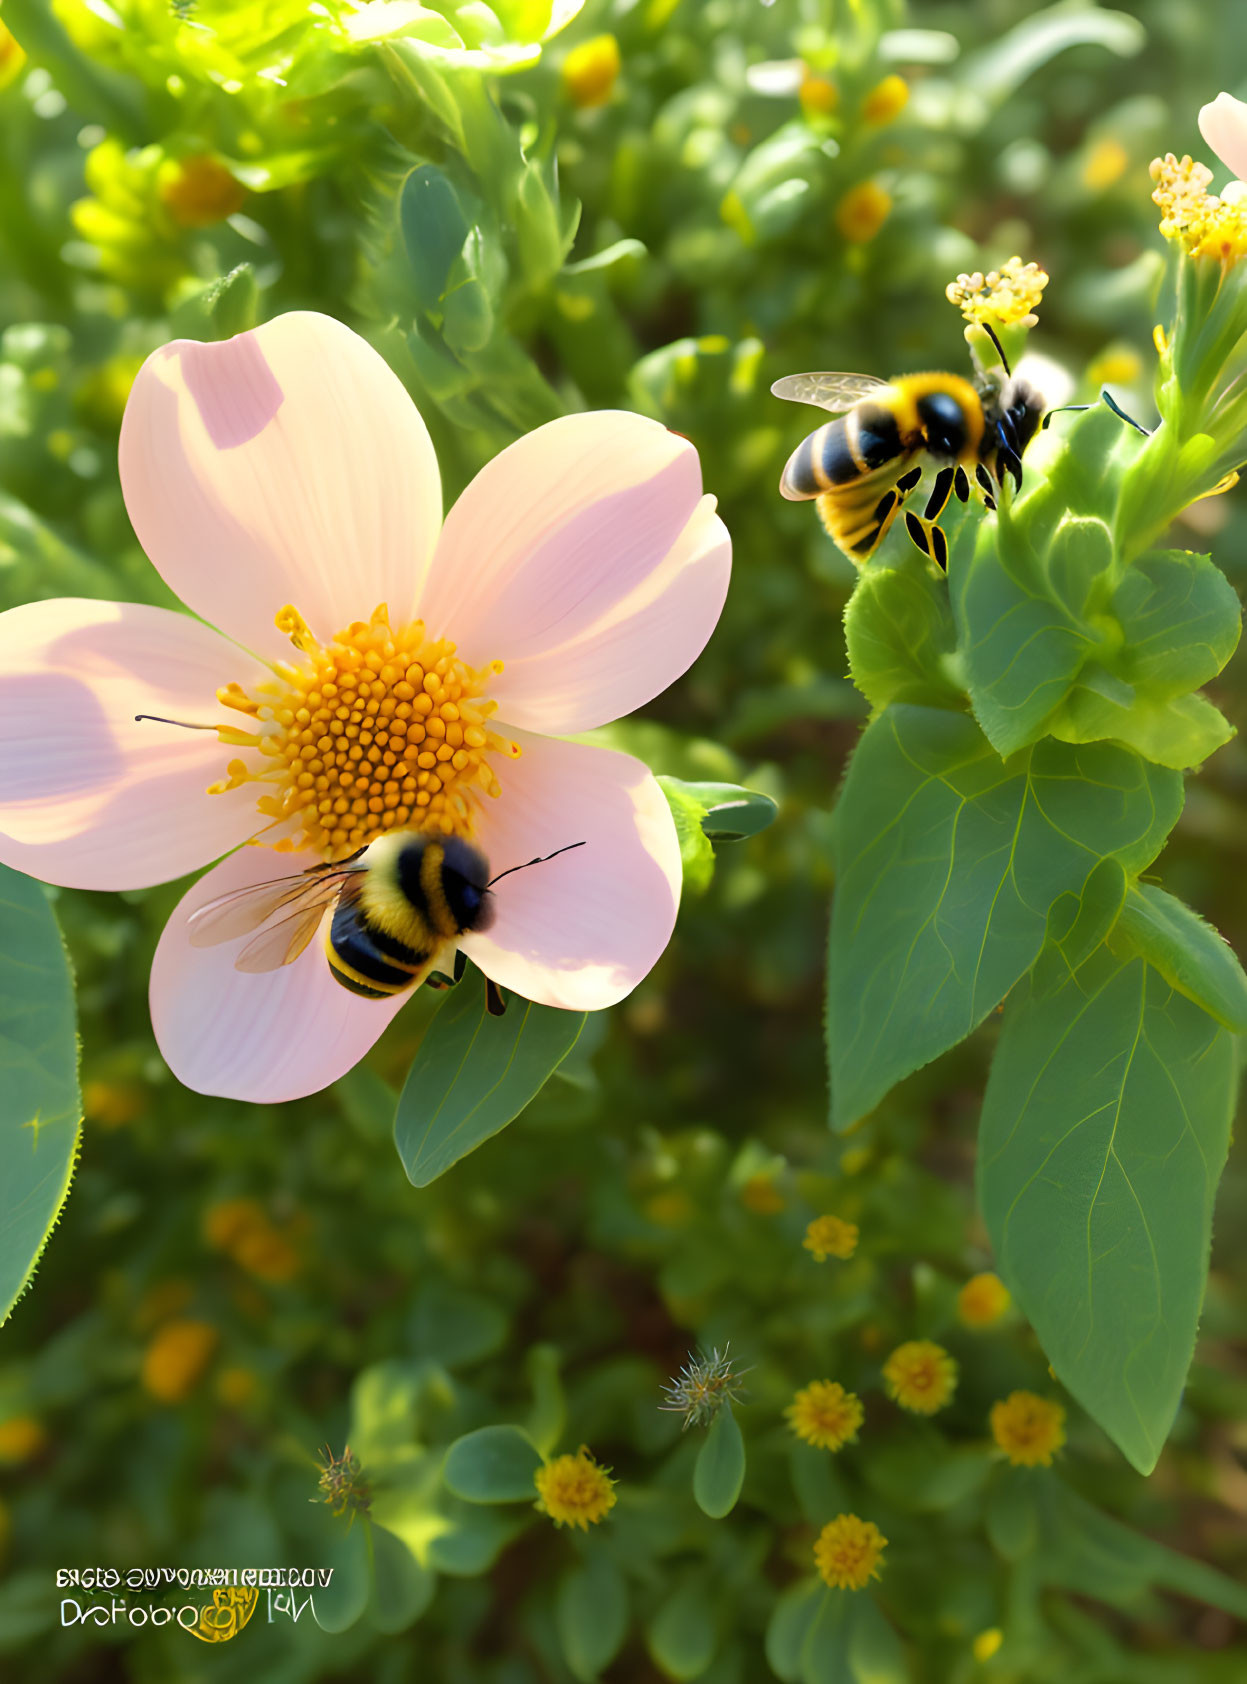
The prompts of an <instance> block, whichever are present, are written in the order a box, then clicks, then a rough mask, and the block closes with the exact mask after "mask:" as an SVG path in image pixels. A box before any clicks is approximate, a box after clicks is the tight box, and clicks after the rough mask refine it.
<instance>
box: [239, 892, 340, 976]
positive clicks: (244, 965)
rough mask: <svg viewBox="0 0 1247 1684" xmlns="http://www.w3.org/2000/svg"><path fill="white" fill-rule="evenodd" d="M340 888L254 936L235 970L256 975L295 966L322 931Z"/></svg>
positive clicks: (280, 919)
mask: <svg viewBox="0 0 1247 1684" xmlns="http://www.w3.org/2000/svg"><path fill="white" fill-rule="evenodd" d="M338 887H339V885H336V884H335V885H334V887H333V889H332V890H331V891H330V892H329V893H327V894H322V895H318V896H317V897H316V898H315V899H314V900H309V901H307V902H305V904H304V905H302V906H301V907H300V908H299V910H298V911H297V912H291V913H288V914H287V916H286V917H285V918H279V919H278V921H277V923H275V924H270V925H269V927H268V929H267V930H261V931H260V933H259V935H258V936H253V937H252V939H251V940H250V941H249V942H248V943H247V945H246V947H244V948H243V950H242V952H241V953H240V954H239V955H238V957H237V959H235V960H234V969H235V970H236V971H247V972H249V973H251V974H257V973H262V972H264V971H279V970H280V969H281V968H282V966H283V965H293V964H294V962H295V960H296V959H297V958H298V957H299V955H300V953H302V952H303V950H304V948H305V947H306V946H307V944H308V943H309V942H310V941H311V940H312V938H313V936H314V935H315V934H316V932H317V930H319V928H320V921H321V919H322V918H323V917H324V916H325V911H326V909H327V908H328V907H330V906H331V905H332V904H333V902H334V901H335V900H336V899H337V894H338Z"/></svg>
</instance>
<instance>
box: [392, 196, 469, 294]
mask: <svg viewBox="0 0 1247 1684" xmlns="http://www.w3.org/2000/svg"><path fill="white" fill-rule="evenodd" d="M398 218H399V227H400V228H401V229H402V235H403V245H404V247H405V249H406V252H407V264H408V267H409V269H410V270H411V277H412V283H413V290H414V292H415V296H416V302H417V303H418V304H419V306H420V308H421V309H422V310H434V309H436V308H437V306H438V304H439V303H440V302H441V298H442V294H443V292H444V291H445V289H446V282H447V280H448V279H449V276H450V271H451V267H452V265H453V264H454V261H455V259H456V258H457V257H458V255H459V253H460V252H461V251H462V250H463V242H464V241H465V240H466V239H467V237H468V219H467V217H466V216H465V215H464V214H463V210H462V207H461V206H460V204H459V200H458V197H457V196H456V193H455V190H454V188H453V187H452V186H451V184H450V182H449V181H448V179H447V178H446V176H444V175H443V174H442V172H441V170H439V169H438V168H437V167H436V166H435V165H434V164H419V165H417V167H416V168H415V169H414V170H412V171H411V173H410V174H409V175H408V177H407V179H406V180H405V181H404V182H403V185H402V187H401V189H400V190H399V196H398Z"/></svg>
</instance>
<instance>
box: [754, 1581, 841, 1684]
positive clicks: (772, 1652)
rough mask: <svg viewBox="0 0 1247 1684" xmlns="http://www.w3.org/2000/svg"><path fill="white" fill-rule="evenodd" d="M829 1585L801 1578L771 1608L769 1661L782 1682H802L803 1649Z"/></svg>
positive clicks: (791, 1683) (767, 1639) (767, 1646)
mask: <svg viewBox="0 0 1247 1684" xmlns="http://www.w3.org/2000/svg"><path fill="white" fill-rule="evenodd" d="M826 1588H827V1587H826V1586H825V1585H824V1584H822V1582H821V1581H820V1580H818V1579H814V1578H810V1579H801V1580H799V1581H798V1582H797V1583H796V1584H795V1585H789V1587H788V1589H787V1590H786V1591H784V1593H783V1595H782V1596H780V1598H779V1599H778V1601H777V1602H776V1604H775V1606H774V1608H773V1609H772V1610H771V1617H770V1620H769V1621H768V1622H767V1627H766V1662H767V1665H768V1666H769V1667H770V1669H771V1671H772V1672H773V1673H774V1674H775V1676H776V1677H777V1678H779V1679H781V1680H782V1684H799V1680H800V1678H801V1655H802V1651H803V1650H804V1648H805V1644H806V1639H807V1638H808V1637H809V1635H810V1631H811V1630H812V1628H813V1625H814V1622H815V1620H816V1619H817V1618H818V1616H819V1614H820V1612H821V1611H822V1608H823V1603H824V1599H825V1595H826Z"/></svg>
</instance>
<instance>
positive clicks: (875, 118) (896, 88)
mask: <svg viewBox="0 0 1247 1684" xmlns="http://www.w3.org/2000/svg"><path fill="white" fill-rule="evenodd" d="M908 104H909V83H908V82H907V81H906V80H905V78H904V77H903V76H896V75H892V76H885V77H884V78H883V80H882V82H876V83H875V85H874V87H873V88H872V89H871V90H870V92H869V93H868V94H867V95H866V98H865V99H864V100H863V101H862V121H863V122H866V123H878V124H880V125H882V124H884V123H891V122H894V121H895V119H896V118H897V117H899V116H900V114H901V112H902V111H904V109H905V107H906V106H907V105H908Z"/></svg>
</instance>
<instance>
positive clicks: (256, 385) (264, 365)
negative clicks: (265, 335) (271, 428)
mask: <svg viewBox="0 0 1247 1684" xmlns="http://www.w3.org/2000/svg"><path fill="white" fill-rule="evenodd" d="M179 355H180V357H181V360H182V374H183V376H184V378H185V380H186V385H187V389H188V390H189V392H190V395H191V397H192V398H193V400H194V403H195V407H196V409H197V410H198V411H199V414H200V417H201V419H202V421H203V424H204V427H205V428H206V429H207V433H208V437H209V438H210V439H211V440H212V442H213V444H214V445H215V446H216V447H217V449H218V450H236V449H237V448H238V446H239V445H243V444H249V443H250V441H251V440H252V439H254V438H256V437H258V435H259V434H260V433H262V432H263V431H264V429H265V428H266V427H267V426H268V425H269V424H270V423H271V422H272V420H273V419H274V417H275V416H276V414H277V411H278V410H279V409H280V408H281V406H282V404H283V403H284V402H285V400H286V394H285V392H284V391H283V390H282V388H281V385H280V383H279V381H278V379H277V376H276V375H275V374H274V373H273V370H272V368H271V367H270V366H269V362H268V358H267V357H266V356H265V355H264V352H263V351H262V350H261V348H260V342H259V340H258V339H256V338H255V337H254V336H253V335H252V334H249V333H246V334H240V335H239V336H238V338H237V339H231V340H229V341H228V342H227V343H226V344H224V345H200V344H196V343H195V342H193V341H191V342H187V343H184V344H183V346H182V349H181V352H180V353H179Z"/></svg>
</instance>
